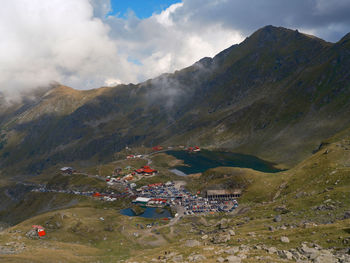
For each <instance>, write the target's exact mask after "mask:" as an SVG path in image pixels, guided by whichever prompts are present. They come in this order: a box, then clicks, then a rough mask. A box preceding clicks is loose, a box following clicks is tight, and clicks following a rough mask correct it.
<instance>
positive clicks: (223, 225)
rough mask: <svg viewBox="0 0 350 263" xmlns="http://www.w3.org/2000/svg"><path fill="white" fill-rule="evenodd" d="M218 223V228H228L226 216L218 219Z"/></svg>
mask: <svg viewBox="0 0 350 263" xmlns="http://www.w3.org/2000/svg"><path fill="white" fill-rule="evenodd" d="M218 225H219V229H226V228H228V220H227V219H226V218H223V219H221V220H220V222H219V223H218Z"/></svg>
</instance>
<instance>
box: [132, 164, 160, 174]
mask: <svg viewBox="0 0 350 263" xmlns="http://www.w3.org/2000/svg"><path fill="white" fill-rule="evenodd" d="M135 172H136V173H138V174H143V175H154V174H156V173H157V170H154V169H152V168H151V167H149V166H147V165H145V166H144V167H142V168H140V169H137V170H135Z"/></svg>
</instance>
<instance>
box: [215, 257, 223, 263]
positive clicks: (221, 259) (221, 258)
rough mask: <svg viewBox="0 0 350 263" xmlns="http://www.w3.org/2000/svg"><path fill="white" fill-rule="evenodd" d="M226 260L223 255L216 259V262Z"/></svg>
mask: <svg viewBox="0 0 350 263" xmlns="http://www.w3.org/2000/svg"><path fill="white" fill-rule="evenodd" d="M224 261H225V259H224V258H223V257H218V258H217V259H216V262H219V263H222V262H224Z"/></svg>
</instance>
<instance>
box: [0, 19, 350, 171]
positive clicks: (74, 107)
mask: <svg viewBox="0 0 350 263" xmlns="http://www.w3.org/2000/svg"><path fill="white" fill-rule="evenodd" d="M349 67H350V38H349V34H348V35H346V36H345V37H344V38H342V39H341V40H340V41H339V42H337V43H329V42H326V41H323V40H321V39H319V38H317V37H314V36H310V35H306V34H302V33H300V32H298V31H293V30H289V29H285V28H281V27H273V26H266V27H264V28H262V29H260V30H258V31H256V32H255V33H254V34H252V35H251V36H249V37H248V38H247V39H245V40H244V41H243V42H242V43H240V44H238V45H233V46H231V47H230V48H228V49H226V50H224V51H222V52H221V53H219V54H217V55H216V56H215V57H213V58H203V59H201V60H200V61H198V62H196V63H195V64H194V65H192V66H190V67H188V68H185V69H183V70H180V71H176V72H175V73H173V74H163V75H161V76H159V77H157V78H155V79H151V80H148V81H145V82H143V83H140V84H137V85H134V84H129V85H118V86H116V87H113V88H100V89H96V90H90V91H77V90H74V89H71V88H68V87H65V86H61V85H56V86H55V87H53V88H51V89H50V90H49V91H47V92H45V93H43V94H39V95H37V96H35V97H34V98H31V99H27V100H23V101H22V102H18V103H14V104H12V105H11V106H3V107H0V167H1V169H2V174H4V175H13V174H17V175H18V174H22V175H26V174H36V173H40V172H42V171H43V170H45V169H47V168H49V167H51V166H55V165H61V164H67V163H74V164H76V165H84V164H86V161H88V162H89V164H93V163H98V162H108V161H110V160H112V159H113V155H114V153H116V152H119V151H121V150H122V149H124V148H125V146H141V145H145V146H152V145H155V144H164V145H174V144H184V145H193V144H199V145H201V146H202V147H207V148H220V149H226V150H230V151H235V152H240V153H246V154H252V155H256V156H258V157H260V158H262V159H266V160H268V161H271V162H275V163H277V164H279V165H280V166H281V167H286V168H288V167H291V166H293V165H295V164H297V163H298V162H300V161H301V160H303V159H305V158H306V157H308V156H310V155H311V154H312V152H313V151H314V150H316V149H318V147H319V145H320V144H321V143H322V142H323V141H325V140H327V138H329V137H331V136H333V135H334V134H336V133H338V132H340V131H341V130H343V129H346V128H347V127H349V125H350V119H349V118H348V116H349V113H350V100H349V98H350V72H349V70H348V69H349Z"/></svg>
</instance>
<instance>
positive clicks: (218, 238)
mask: <svg viewBox="0 0 350 263" xmlns="http://www.w3.org/2000/svg"><path fill="white" fill-rule="evenodd" d="M229 240H231V236H230V235H229V234H226V233H222V234H217V235H215V236H214V237H213V238H212V240H211V241H212V242H213V243H214V244H219V243H226V242H227V241H229Z"/></svg>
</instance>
